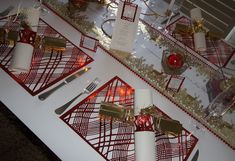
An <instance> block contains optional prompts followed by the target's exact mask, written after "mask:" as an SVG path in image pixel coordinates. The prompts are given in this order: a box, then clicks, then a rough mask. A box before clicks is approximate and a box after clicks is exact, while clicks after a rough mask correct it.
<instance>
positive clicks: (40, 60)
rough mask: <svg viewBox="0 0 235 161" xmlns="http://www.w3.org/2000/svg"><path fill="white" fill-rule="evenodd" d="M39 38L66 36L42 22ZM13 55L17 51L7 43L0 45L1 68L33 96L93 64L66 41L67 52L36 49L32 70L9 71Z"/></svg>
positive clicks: (88, 57) (14, 27)
mask: <svg viewBox="0 0 235 161" xmlns="http://www.w3.org/2000/svg"><path fill="white" fill-rule="evenodd" d="M4 20H6V19H1V20H0V22H1V21H2V22H3V21H4ZM17 28H18V24H17V23H15V24H13V25H12V26H11V29H12V30H16V29H17ZM37 35H40V36H50V37H63V36H62V35H61V34H60V33H59V32H58V31H56V30H55V29H53V28H52V27H51V26H49V25H48V24H47V23H46V22H44V21H43V20H42V19H40V21H39V27H38V32H37ZM65 39H66V38H65ZM12 53H13V48H11V47H9V46H8V44H6V43H0V67H1V68H2V69H3V70H4V71H5V72H7V73H8V74H9V75H10V76H11V77H12V78H13V79H14V80H15V81H17V82H18V83H19V84H20V85H21V86H22V87H23V88H24V89H25V90H26V91H28V92H29V93H30V94H31V95H33V96H34V95H36V94H38V93H39V92H41V91H43V90H45V89H46V88H48V87H50V86H51V85H53V84H55V83H56V82H58V81H60V80H62V79H63V78H65V77H67V76H68V75H70V74H72V73H74V72H76V71H77V70H79V69H80V68H82V67H84V66H85V65H87V64H89V63H90V62H92V61H93V59H92V58H91V57H90V56H88V55H87V54H86V53H85V52H83V51H82V50H81V49H79V48H78V47H76V46H75V45H74V44H72V43H71V42H70V41H69V40H68V39H66V50H65V51H63V52H55V51H51V52H47V53H45V52H44V50H43V49H40V48H34V53H33V58H32V64H31V68H30V71H29V72H28V73H19V74H17V73H15V72H14V71H10V70H9V69H8V68H9V65H10V61H11V58H12Z"/></svg>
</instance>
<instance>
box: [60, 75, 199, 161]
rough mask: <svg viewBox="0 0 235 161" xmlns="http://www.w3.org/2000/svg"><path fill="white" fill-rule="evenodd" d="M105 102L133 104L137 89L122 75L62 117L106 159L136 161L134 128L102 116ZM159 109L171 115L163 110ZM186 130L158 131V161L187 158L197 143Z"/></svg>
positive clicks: (130, 105) (184, 160) (184, 159)
mask: <svg viewBox="0 0 235 161" xmlns="http://www.w3.org/2000/svg"><path fill="white" fill-rule="evenodd" d="M101 101H105V102H112V103H115V104H123V105H126V106H129V107H132V106H133V102H134V97H133V89H132V88H131V86H129V85H128V84H127V83H125V82H124V81H122V80H121V79H120V78H118V77H114V78H113V79H111V80H110V81H109V82H107V83H106V84H104V85H103V86H102V87H100V88H99V89H98V90H97V91H95V92H94V93H92V94H91V95H90V96H88V97H87V98H85V99H84V100H83V101H81V102H80V103H78V104H77V105H76V106H74V107H73V108H72V109H70V110H69V111H68V112H66V113H65V114H63V115H62V116H61V117H60V118H61V119H62V120H63V121H64V122H65V123H66V124H67V125H68V126H69V127H70V128H72V129H73V130H74V131H75V132H76V133H77V134H78V135H79V136H80V137H82V138H83V139H84V140H85V141H86V142H87V143H88V144H89V145H90V146H91V147H92V148H94V149H95V150H96V151H97V152H98V153H99V154H100V155H101V156H103V157H104V159H106V160H112V161H117V160H121V161H134V160H135V155H134V128H133V127H132V126H130V125H128V124H125V123H119V122H114V121H112V120H105V119H102V120H101V119H100V118H99V107H100V103H101ZM156 110H157V111H158V112H159V113H161V114H162V115H164V116H166V117H168V116H167V115H166V114H165V113H163V112H162V111H161V110H160V109H158V108H157V107H156ZM189 134H190V133H189V132H188V131H187V130H186V129H184V130H183V132H182V134H181V135H180V136H179V137H173V138H168V137H167V136H165V135H163V134H161V133H160V132H156V149H157V152H156V154H157V156H156V160H158V161H160V160H161V161H171V160H173V159H174V158H176V159H177V158H178V159H179V160H183V161H186V160H187V159H188V157H189V155H190V153H191V152H192V150H193V148H194V147H195V145H196V143H197V138H196V137H195V136H193V135H191V136H189Z"/></svg>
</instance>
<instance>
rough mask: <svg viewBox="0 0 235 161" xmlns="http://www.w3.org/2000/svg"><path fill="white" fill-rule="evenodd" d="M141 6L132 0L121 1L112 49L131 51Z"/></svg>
mask: <svg viewBox="0 0 235 161" xmlns="http://www.w3.org/2000/svg"><path fill="white" fill-rule="evenodd" d="M140 11H141V8H140V7H139V6H138V5H136V4H133V3H131V2H122V1H120V2H119V5H118V12H117V17H116V20H115V24H114V29H113V33H112V40H111V45H110V49H114V50H120V51H123V52H127V53H131V52H132V50H133V46H134V41H135V37H136V33H137V28H138V22H139V16H140Z"/></svg>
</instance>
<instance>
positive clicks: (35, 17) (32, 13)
mask: <svg viewBox="0 0 235 161" xmlns="http://www.w3.org/2000/svg"><path fill="white" fill-rule="evenodd" d="M25 14H26V21H27V23H29V25H30V26H31V29H32V31H34V32H37V30H38V22H39V16H40V9H39V8H27V9H26V10H25Z"/></svg>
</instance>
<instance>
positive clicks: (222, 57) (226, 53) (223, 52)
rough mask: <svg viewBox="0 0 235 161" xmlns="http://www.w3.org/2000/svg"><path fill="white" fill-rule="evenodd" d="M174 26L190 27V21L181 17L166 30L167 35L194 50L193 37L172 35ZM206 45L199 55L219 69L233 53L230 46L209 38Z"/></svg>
mask: <svg viewBox="0 0 235 161" xmlns="http://www.w3.org/2000/svg"><path fill="white" fill-rule="evenodd" d="M176 24H183V25H186V26H192V25H191V20H190V19H188V18H186V17H184V16H183V17H181V18H179V19H178V20H177V21H175V22H173V23H172V24H170V25H169V26H168V27H167V29H168V30H169V33H170V34H171V35H172V36H173V37H174V38H176V39H177V40H178V41H180V42H182V43H183V44H185V45H186V46H188V47H190V48H191V49H194V42H193V37H192V36H191V35H188V34H177V33H173V31H174V29H175V25H176ZM206 45H207V50H206V51H205V52H199V54H200V55H202V56H203V57H205V58H206V59H207V60H208V61H210V62H211V63H213V64H215V65H217V66H219V67H222V66H223V65H224V64H225V63H226V61H227V60H228V59H229V58H230V56H231V55H232V54H233V52H234V51H235V49H234V48H233V47H232V46H230V45H228V44H227V43H225V42H224V41H222V40H216V41H215V40H211V39H210V38H206ZM194 50H195V49H194Z"/></svg>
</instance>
